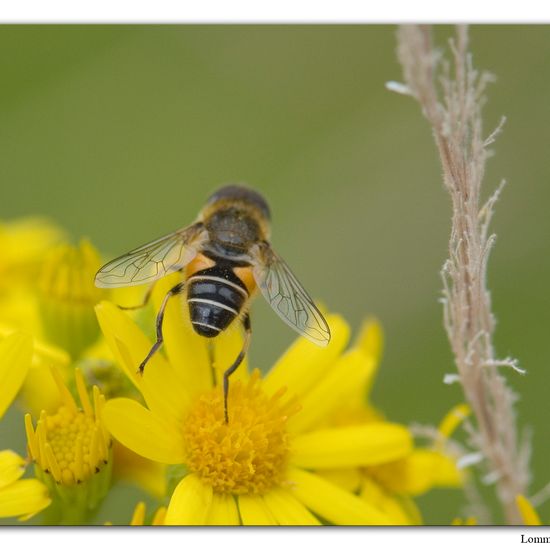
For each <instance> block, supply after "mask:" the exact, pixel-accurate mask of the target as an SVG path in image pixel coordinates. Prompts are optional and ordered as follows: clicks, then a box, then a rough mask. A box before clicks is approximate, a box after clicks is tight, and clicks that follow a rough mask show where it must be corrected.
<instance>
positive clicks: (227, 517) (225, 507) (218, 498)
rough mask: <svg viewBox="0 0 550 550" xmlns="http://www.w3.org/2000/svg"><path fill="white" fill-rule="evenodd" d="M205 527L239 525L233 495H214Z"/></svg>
mask: <svg viewBox="0 0 550 550" xmlns="http://www.w3.org/2000/svg"><path fill="white" fill-rule="evenodd" d="M206 523H207V525H240V524H241V521H240V519H239V511H238V510H237V503H236V502H235V498H234V497H233V495H226V494H220V493H214V494H213V495H212V504H211V506H210V512H209V514H208V518H207V520H206Z"/></svg>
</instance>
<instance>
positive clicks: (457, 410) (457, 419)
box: [438, 403, 472, 438]
mask: <svg viewBox="0 0 550 550" xmlns="http://www.w3.org/2000/svg"><path fill="white" fill-rule="evenodd" d="M471 412H472V411H471V409H470V406H469V405H468V404H467V403H460V404H459V405H456V406H454V407H453V408H452V409H451V410H450V411H449V412H448V413H447V414H446V415H445V416H444V418H443V420H442V421H441V422H440V424H439V427H438V431H439V433H440V434H441V435H443V437H445V438H448V437H451V435H452V434H453V432H454V431H455V430H456V429H457V427H458V426H460V424H461V423H462V421H463V420H464V419H465V418H466V417H467V416H468V415H469V414H470V413H471Z"/></svg>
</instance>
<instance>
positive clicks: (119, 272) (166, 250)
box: [95, 224, 206, 287]
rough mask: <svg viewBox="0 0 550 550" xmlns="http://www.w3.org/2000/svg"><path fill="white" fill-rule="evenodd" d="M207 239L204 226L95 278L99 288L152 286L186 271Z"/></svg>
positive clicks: (126, 258)
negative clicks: (174, 274) (150, 284)
mask: <svg viewBox="0 0 550 550" xmlns="http://www.w3.org/2000/svg"><path fill="white" fill-rule="evenodd" d="M205 238H206V231H205V230H204V229H203V228H202V225H200V224H195V225H191V226H189V227H188V228H186V229H182V230H180V231H176V232H175V233H170V235H166V236H164V237H161V238H160V239H157V240H156V241H153V242H151V243H148V244H144V245H143V246H140V247H139V248H136V249H134V250H131V251H130V252H128V253H127V254H124V255H123V256H120V257H119V258H116V259H114V260H112V261H110V262H109V263H107V264H105V265H104V266H103V267H102V268H101V269H100V270H99V271H98V272H97V274H96V276H95V285H96V286H98V287H119V286H136V285H143V284H146V283H152V282H153V281H156V280H157V279H160V278H161V277H164V276H165V275H168V274H169V273H172V272H174V271H177V270H178V269H181V268H182V267H185V266H186V265H187V264H188V263H189V262H190V261H191V260H192V259H193V258H194V257H195V256H196V255H197V252H198V250H199V248H200V245H201V243H202V242H203V241H204V240H205Z"/></svg>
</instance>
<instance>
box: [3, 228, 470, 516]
mask: <svg viewBox="0 0 550 550" xmlns="http://www.w3.org/2000/svg"><path fill="white" fill-rule="evenodd" d="M2 240H4V241H6V242H9V249H10V250H11V254H12V255H11V256H9V258H10V262H11V263H10V262H8V264H7V265H6V266H5V267H4V268H3V270H2V271H0V382H1V384H0V388H1V390H0V416H1V415H3V414H4V413H5V412H6V410H7V409H8V408H9V407H10V406H11V405H12V403H13V402H14V401H15V404H14V405H13V406H14V407H17V408H19V409H21V408H22V409H23V410H24V411H25V412H26V414H25V417H24V422H22V425H21V429H22V430H24V431H25V433H26V436H27V449H26V458H25V457H22V456H20V454H18V453H15V452H14V451H12V450H9V449H5V450H2V451H0V517H17V518H19V519H20V520H28V519H29V518H31V517H32V516H35V515H36V514H39V515H38V516H37V518H38V519H37V520H38V521H41V522H42V523H47V524H91V523H94V522H98V521H100V520H99V519H98V515H97V513H98V509H99V506H100V504H101V502H102V501H103V500H104V499H105V498H110V495H111V488H112V487H113V485H116V484H117V483H119V482H121V480H123V481H124V482H128V481H129V482H131V483H134V484H136V485H137V486H138V487H140V488H141V489H142V491H144V494H146V495H147V499H148V500H151V499H152V500H153V501H154V502H156V512H154V515H153V516H152V517H146V507H145V504H144V503H143V502H140V503H138V504H136V503H126V504H127V510H128V513H127V517H128V518H131V519H129V521H130V523H131V524H133V525H143V524H146V523H147V524H153V525H319V524H337V525H404V524H406V525H414V524H420V523H422V517H421V514H420V511H419V510H418V508H417V506H416V505H415V502H414V497H416V496H418V495H420V494H423V493H425V492H426V491H428V490H430V489H432V488H434V487H438V486H446V487H459V486H460V485H461V484H462V483H463V478H464V473H463V472H460V471H459V470H458V469H457V467H456V463H455V460H454V459H453V458H452V457H451V456H450V455H449V454H448V453H446V452H445V449H444V448H442V447H441V448H439V447H437V448H436V447H422V448H419V447H418V446H417V444H415V441H414V438H413V436H412V434H411V431H410V430H409V429H408V428H407V426H404V425H401V424H398V423H395V422H391V421H389V420H387V419H386V417H385V416H384V415H383V414H382V413H381V412H380V411H378V410H377V409H375V408H374V406H373V405H372V403H371V401H370V397H369V393H370V388H371V387H372V384H373V381H374V378H375V375H376V372H377V369H378V366H379V363H380V358H381V353H382V330H381V327H380V325H379V324H378V322H377V321H375V320H368V321H367V322H365V324H364V326H363V327H362V328H361V330H360V331H359V333H358V335H357V337H356V338H355V340H354V341H353V342H352V343H350V332H351V331H350V328H349V326H348V324H347V323H346V322H345V320H344V319H343V318H342V317H341V316H339V315H336V314H327V315H326V317H327V321H328V323H329V325H330V327H331V332H332V339H331V342H330V344H329V345H328V346H327V347H326V348H319V347H317V346H315V345H313V344H311V343H310V342H308V341H307V340H305V339H304V338H298V339H297V340H296V341H295V342H294V343H293V344H292V345H291V347H290V348H289V349H288V350H287V351H286V352H285V353H284V354H283V355H282V356H281V357H280V359H279V360H278V361H277V362H276V363H275V365H273V367H272V368H271V369H269V370H267V371H264V372H260V370H258V369H257V368H253V367H252V366H250V365H249V364H248V358H245V360H244V362H243V364H242V365H241V366H240V367H239V369H238V370H237V371H236V372H235V373H234V375H233V376H232V378H231V385H230V391H229V397H228V411H229V421H228V422H227V421H226V419H225V414H224V399H223V387H222V384H221V381H222V375H223V372H224V371H225V370H226V369H227V368H228V366H229V365H230V364H231V363H232V362H233V360H234V358H235V357H236V356H237V355H238V353H239V351H240V350H241V349H242V347H243V336H242V335H241V334H240V332H239V331H238V330H236V329H234V330H227V331H225V332H223V333H222V334H221V335H220V336H218V337H217V338H216V339H215V340H214V344H213V346H212V347H213V349H211V350H209V349H208V347H207V345H206V341H205V339H203V338H202V337H200V336H199V335H197V334H196V333H195V332H194V331H193V330H192V326H191V323H190V321H189V318H188V315H187V310H186V308H182V307H181V304H178V302H177V301H176V300H173V301H172V302H170V303H169V304H168V305H167V307H166V311H165V316H164V324H163V336H164V350H163V351H162V352H159V353H156V354H155V355H154V356H153V357H152V358H151V360H150V361H149V363H148V364H147V368H146V369H145V372H144V374H143V376H141V375H139V374H138V373H137V367H138V365H139V364H140V363H141V361H142V360H143V358H144V357H145V356H146V355H147V353H148V351H149V349H150V348H151V345H152V341H151V339H150V338H149V336H148V333H147V332H144V329H143V328H142V327H148V328H151V327H153V326H154V315H155V307H156V308H158V307H159V305H160V302H161V301H162V297H163V296H164V295H165V294H166V291H167V290H168V289H169V288H171V287H172V286H174V284H176V283H177V280H178V277H181V275H180V274H178V273H175V274H172V275H169V276H167V277H165V278H163V279H161V280H160V281H159V282H158V283H157V285H156V287H155V290H154V292H153V294H152V301H153V302H154V306H155V307H152V308H146V309H144V310H142V311H141V312H137V313H134V312H128V311H123V310H122V309H121V308H119V307H118V305H121V304H123V305H130V304H132V302H133V303H139V301H140V296H139V289H138V291H136V290H135V289H128V290H127V291H126V290H125V289H123V290H121V291H116V292H114V291H111V292H107V291H104V290H99V289H96V288H94V286H93V276H94V273H95V271H96V270H97V268H98V267H99V265H100V263H101V260H100V256H99V254H98V253H97V251H95V249H94V248H93V247H92V245H91V244H90V243H88V242H86V241H83V242H82V243H81V244H80V245H78V246H76V247H75V246H71V245H69V244H67V242H65V241H64V237H63V232H62V231H60V230H58V229H57V228H55V227H54V226H50V225H48V224H46V223H45V222H40V223H38V222H28V226H26V225H25V224H24V223H23V222H21V223H18V224H14V225H13V226H9V225H4V226H0V242H2ZM18 243H19V244H18ZM6 246H7V245H6ZM14 280H17V284H16V283H14ZM20 452H24V451H23V450H20ZM134 506H135V510H134V512H133V514H132V509H134ZM37 520H35V521H37ZM104 521H105V520H104Z"/></svg>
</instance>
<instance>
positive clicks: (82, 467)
mask: <svg viewBox="0 0 550 550" xmlns="http://www.w3.org/2000/svg"><path fill="white" fill-rule="evenodd" d="M51 372H52V374H53V375H54V380H55V382H56V384H57V386H58V388H59V389H60V393H61V399H62V405H61V406H60V407H59V408H58V409H57V411H56V412H55V413H50V414H48V413H46V411H42V413H41V414H40V419H39V420H38V422H37V425H36V429H34V427H33V425H32V419H31V417H30V415H26V417H25V428H26V431H27V443H28V447H29V452H30V456H31V458H32V459H33V460H34V461H35V462H36V463H37V465H38V466H39V467H40V469H41V470H42V471H43V472H44V473H46V474H50V475H51V476H53V478H54V480H55V481H56V483H57V484H61V485H65V486H71V485H75V484H77V483H82V482H84V481H87V480H88V479H89V478H90V477H92V475H93V474H96V473H99V472H100V470H101V469H102V468H103V466H104V465H105V464H107V462H108V460H109V445H110V439H109V435H108V433H107V431H106V429H105V427H104V426H103V425H102V423H101V421H100V414H99V409H100V407H101V405H102V403H103V396H102V395H101V394H100V393H99V390H98V389H97V387H94V399H93V401H94V404H93V406H92V403H91V401H90V399H89V397H88V395H87V393H86V387H85V385H84V379H83V377H82V373H81V371H80V370H76V371H75V377H76V385H77V391H78V394H79V397H80V400H81V404H82V407H83V408H82V409H79V408H78V407H77V405H76V402H75V401H74V399H73V397H72V396H71V394H70V392H69V390H68V389H67V387H66V386H65V385H64V384H63V381H62V380H61V377H60V375H59V373H58V372H57V371H55V369H52V370H51Z"/></svg>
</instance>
